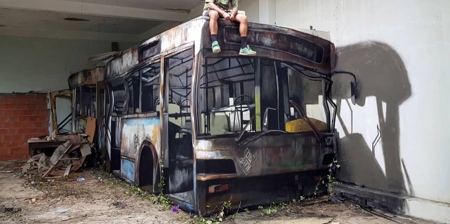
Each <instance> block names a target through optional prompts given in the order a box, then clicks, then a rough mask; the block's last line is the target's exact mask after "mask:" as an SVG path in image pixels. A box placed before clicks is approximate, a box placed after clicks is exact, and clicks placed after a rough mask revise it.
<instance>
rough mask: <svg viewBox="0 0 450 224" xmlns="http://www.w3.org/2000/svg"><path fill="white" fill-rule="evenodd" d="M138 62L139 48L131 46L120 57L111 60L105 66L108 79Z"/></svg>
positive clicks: (122, 72) (120, 73)
mask: <svg viewBox="0 0 450 224" xmlns="http://www.w3.org/2000/svg"><path fill="white" fill-rule="evenodd" d="M138 63H139V48H138V47H137V46H134V47H131V48H129V49H128V50H126V51H124V52H123V53H122V54H121V56H120V57H116V58H115V59H113V60H111V61H110V62H109V63H108V66H107V75H106V78H107V79H108V80H111V79H114V78H116V77H118V76H120V75H122V74H124V73H125V72H127V71H128V70H130V69H131V68H132V67H133V66H135V65H136V64H138Z"/></svg>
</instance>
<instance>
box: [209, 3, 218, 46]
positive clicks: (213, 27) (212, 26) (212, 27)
mask: <svg viewBox="0 0 450 224" xmlns="http://www.w3.org/2000/svg"><path fill="white" fill-rule="evenodd" d="M218 19H219V13H218V12H217V11H215V10H209V31H210V32H211V41H212V47H211V48H212V51H213V53H214V54H217V53H219V52H220V46H219V43H218V42H217V30H218V29H219V28H218V25H217V20H218Z"/></svg>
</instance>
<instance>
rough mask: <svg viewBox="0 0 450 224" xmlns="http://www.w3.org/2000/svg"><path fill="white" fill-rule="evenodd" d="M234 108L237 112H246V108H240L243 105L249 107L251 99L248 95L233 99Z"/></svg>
mask: <svg viewBox="0 0 450 224" xmlns="http://www.w3.org/2000/svg"><path fill="white" fill-rule="evenodd" d="M233 102H234V108H235V110H238V111H243V110H248V107H242V106H243V105H250V104H252V103H253V98H252V97H251V96H249V95H245V94H243V95H239V96H237V97H235V98H234V100H233Z"/></svg>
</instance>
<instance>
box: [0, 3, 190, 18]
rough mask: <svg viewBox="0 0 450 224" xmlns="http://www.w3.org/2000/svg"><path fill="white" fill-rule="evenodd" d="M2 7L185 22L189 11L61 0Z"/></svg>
mask: <svg viewBox="0 0 450 224" xmlns="http://www.w3.org/2000/svg"><path fill="white" fill-rule="evenodd" d="M0 7H2V8H10V9H24V10H37V11H52V12H63V13H71V14H75V15H76V14H78V15H90V16H105V17H119V18H130V19H144V20H160V21H172V22H184V21H186V20H187V18H188V13H184V12H172V11H164V10H153V9H141V8H131V7H123V6H113V5H101V4H93V3H83V2H74V1H59V0H31V1H30V0H0Z"/></svg>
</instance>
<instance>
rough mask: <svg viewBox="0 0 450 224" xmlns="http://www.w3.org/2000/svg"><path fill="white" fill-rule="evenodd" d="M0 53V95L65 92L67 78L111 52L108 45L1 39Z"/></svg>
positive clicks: (76, 41) (23, 38) (45, 39)
mask: <svg viewBox="0 0 450 224" xmlns="http://www.w3.org/2000/svg"><path fill="white" fill-rule="evenodd" d="M133 44H134V43H133ZM119 46H120V48H121V49H126V48H127V47H129V46H131V44H130V43H119ZM0 51H1V53H0V67H1V69H0V80H1V81H0V93H11V92H29V91H36V92H48V91H53V90H59V89H67V88H68V87H69V86H68V83H67V78H68V77H69V75H70V74H71V73H74V72H77V71H80V70H83V69H87V68H91V67H93V66H95V64H94V63H90V62H88V61H87V58H88V57H89V56H92V55H95V54H99V53H104V52H108V51H111V42H109V41H95V40H69V39H50V38H31V37H10V36H0Z"/></svg>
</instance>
